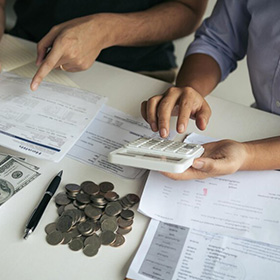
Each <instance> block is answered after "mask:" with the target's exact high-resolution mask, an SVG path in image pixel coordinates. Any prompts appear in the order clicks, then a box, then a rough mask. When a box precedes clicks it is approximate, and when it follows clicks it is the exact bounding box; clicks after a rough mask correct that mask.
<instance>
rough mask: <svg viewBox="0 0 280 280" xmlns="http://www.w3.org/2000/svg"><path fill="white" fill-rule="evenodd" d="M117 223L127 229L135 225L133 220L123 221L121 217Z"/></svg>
mask: <svg viewBox="0 0 280 280" xmlns="http://www.w3.org/2000/svg"><path fill="white" fill-rule="evenodd" d="M117 223H118V226H119V227H121V228H127V227H130V226H131V225H132V224H133V219H131V220H125V219H123V218H122V217H121V216H120V217H118V219H117Z"/></svg>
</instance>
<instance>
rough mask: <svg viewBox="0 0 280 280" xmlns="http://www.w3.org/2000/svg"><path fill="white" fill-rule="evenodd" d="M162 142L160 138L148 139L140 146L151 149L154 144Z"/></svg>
mask: <svg viewBox="0 0 280 280" xmlns="http://www.w3.org/2000/svg"><path fill="white" fill-rule="evenodd" d="M162 142H163V140H160V139H151V140H150V141H148V142H146V143H144V144H143V145H141V146H140V148H146V149H152V148H153V147H154V146H155V145H158V144H159V143H162Z"/></svg>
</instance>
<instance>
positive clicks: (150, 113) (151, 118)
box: [146, 95, 163, 132]
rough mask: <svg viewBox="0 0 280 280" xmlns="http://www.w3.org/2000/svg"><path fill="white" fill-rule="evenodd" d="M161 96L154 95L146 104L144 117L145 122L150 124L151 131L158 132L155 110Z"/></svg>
mask: <svg viewBox="0 0 280 280" xmlns="http://www.w3.org/2000/svg"><path fill="white" fill-rule="evenodd" d="M162 98H163V95H156V96H153V97H152V98H150V99H149V100H148V102H147V104H146V116H147V122H148V123H149V124H150V126H151V129H152V131H154V132H157V131H158V125H157V122H158V118H157V109H158V105H159V103H160V102H161V100H162Z"/></svg>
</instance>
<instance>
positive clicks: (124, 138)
mask: <svg viewBox="0 0 280 280" xmlns="http://www.w3.org/2000/svg"><path fill="white" fill-rule="evenodd" d="M174 134H175V133H174V132H172V133H171V136H174ZM139 137H158V133H154V132H152V130H151V129H150V126H149V125H148V124H147V123H146V122H145V121H144V120H143V119H142V118H135V117H133V116H131V115H128V114H125V113H124V112H121V111H119V110H116V109H113V108H112V107H109V106H106V105H105V106H103V108H102V109H101V111H100V112H99V114H98V115H97V116H96V118H95V119H94V121H93V122H92V123H91V125H90V126H89V127H88V129H87V130H86V131H85V133H84V134H83V135H82V137H81V138H80V139H79V141H78V142H77V143H76V144H75V146H74V147H73V148H72V149H71V150H70V151H69V153H68V156H70V157H72V158H74V159H77V160H79V161H81V162H84V163H87V164H91V165H94V166H96V167H99V168H102V169H104V170H106V171H108V172H111V173H114V174H117V175H119V176H121V177H124V178H127V179H136V178H139V177H140V176H142V175H143V173H144V172H145V171H146V170H143V169H139V168H134V167H129V166H122V165H116V164H112V163H110V162H108V160H107V159H108V154H109V153H110V152H111V151H113V150H115V149H118V148H120V147H121V146H123V145H125V144H127V143H129V142H131V141H134V140H136V139H137V138H139Z"/></svg>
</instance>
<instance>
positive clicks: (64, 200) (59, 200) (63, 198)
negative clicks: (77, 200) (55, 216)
mask: <svg viewBox="0 0 280 280" xmlns="http://www.w3.org/2000/svg"><path fill="white" fill-rule="evenodd" d="M54 200H55V203H56V204H57V205H67V204H69V203H70V202H71V200H70V199H69V198H68V197H67V195H66V194H65V193H58V194H57V195H56V196H55V199H54Z"/></svg>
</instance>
